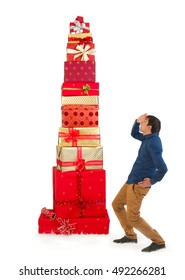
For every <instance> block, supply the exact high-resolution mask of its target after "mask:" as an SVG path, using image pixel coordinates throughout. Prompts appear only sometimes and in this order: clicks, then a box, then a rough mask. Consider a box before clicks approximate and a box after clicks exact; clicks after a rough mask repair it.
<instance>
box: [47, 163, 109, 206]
mask: <svg viewBox="0 0 185 280" xmlns="http://www.w3.org/2000/svg"><path fill="white" fill-rule="evenodd" d="M53 175H54V177H55V181H54V182H55V184H54V192H55V201H63V202H66V203H67V202H76V203H78V202H79V201H80V202H81V201H86V202H88V201H89V202H91V201H93V202H96V201H97V202H98V201H102V202H104V203H105V196H106V172H105V170H104V169H96V170H83V171H81V172H78V171H69V172H61V171H60V170H58V169H57V167H56V166H53Z"/></svg>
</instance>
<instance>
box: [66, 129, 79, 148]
mask: <svg viewBox="0 0 185 280" xmlns="http://www.w3.org/2000/svg"><path fill="white" fill-rule="evenodd" d="M79 134H80V131H79V130H77V129H73V128H69V134H67V136H66V137H64V140H65V141H66V142H67V143H69V142H71V141H72V143H73V144H74V145H75V144H77V139H76V137H77V136H78V135H79Z"/></svg>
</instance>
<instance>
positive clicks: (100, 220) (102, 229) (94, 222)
mask: <svg viewBox="0 0 185 280" xmlns="http://www.w3.org/2000/svg"><path fill="white" fill-rule="evenodd" d="M48 211H53V210H52V209H48ZM109 225H110V218H109V215H108V212H107V210H106V212H105V216H103V217H84V218H72V219H62V218H60V217H56V219H54V220H51V219H49V218H48V217H46V216H44V215H43V214H40V216H39V219H38V233H39V234H61V235H71V234H108V233H109Z"/></svg>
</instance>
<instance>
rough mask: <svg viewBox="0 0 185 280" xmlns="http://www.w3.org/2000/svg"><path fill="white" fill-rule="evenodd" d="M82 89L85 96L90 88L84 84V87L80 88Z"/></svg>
mask: <svg viewBox="0 0 185 280" xmlns="http://www.w3.org/2000/svg"><path fill="white" fill-rule="evenodd" d="M82 89H83V91H84V93H85V94H88V91H89V90H90V89H91V87H90V86H89V85H88V84H86V85H85V86H82Z"/></svg>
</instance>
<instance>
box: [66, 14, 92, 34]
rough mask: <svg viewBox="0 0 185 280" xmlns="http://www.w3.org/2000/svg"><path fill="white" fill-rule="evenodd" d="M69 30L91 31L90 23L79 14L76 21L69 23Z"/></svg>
mask: <svg viewBox="0 0 185 280" xmlns="http://www.w3.org/2000/svg"><path fill="white" fill-rule="evenodd" d="M69 32H70V33H71V34H81V33H86V32H90V23H89V22H84V19H83V17H81V16H77V17H76V19H75V20H74V22H70V23H69Z"/></svg>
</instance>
